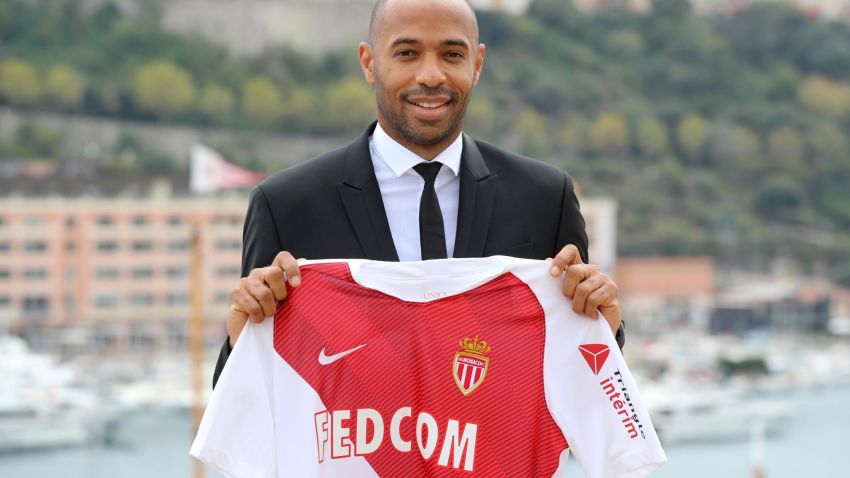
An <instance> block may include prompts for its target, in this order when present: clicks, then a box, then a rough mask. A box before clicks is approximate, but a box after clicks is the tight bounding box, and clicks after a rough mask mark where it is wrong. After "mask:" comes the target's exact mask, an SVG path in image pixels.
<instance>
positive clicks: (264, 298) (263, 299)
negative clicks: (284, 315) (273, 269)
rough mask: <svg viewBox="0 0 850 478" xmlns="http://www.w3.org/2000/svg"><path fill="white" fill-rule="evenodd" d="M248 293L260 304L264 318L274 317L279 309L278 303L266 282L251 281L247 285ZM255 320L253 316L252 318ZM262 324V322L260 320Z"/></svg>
mask: <svg viewBox="0 0 850 478" xmlns="http://www.w3.org/2000/svg"><path fill="white" fill-rule="evenodd" d="M246 285H247V287H246V289H247V291H248V293H249V294H251V295H252V296H253V297H254V300H256V302H257V303H259V305H260V308H262V312H263V318H264V319H265V318H266V317H274V313H275V310H276V309H277V301H276V300H274V294H273V293H272V290H271V289H269V287H268V286H267V285H266V284H265V283H264V282H255V281H250V282H248V283H247V284H246ZM251 318H252V319H253V318H254V317H253V314H252V316H251ZM260 322H262V320H260Z"/></svg>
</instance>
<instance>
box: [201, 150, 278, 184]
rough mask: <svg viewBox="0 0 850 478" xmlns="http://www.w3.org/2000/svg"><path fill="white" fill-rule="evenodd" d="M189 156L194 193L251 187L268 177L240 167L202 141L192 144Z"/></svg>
mask: <svg viewBox="0 0 850 478" xmlns="http://www.w3.org/2000/svg"><path fill="white" fill-rule="evenodd" d="M189 157H190V165H189V187H190V189H191V190H192V192H194V193H211V192H216V191H222V190H225V189H235V188H245V187H251V186H254V185H255V184H257V183H258V182H260V181H261V180H262V179H263V178H265V177H266V175H265V174H263V173H256V172H254V171H248V170H247V169H243V168H240V167H239V166H237V165H235V164H233V163H231V162H229V161H227V160H226V159H224V156H222V155H221V154H219V153H217V152H215V151H213V150H212V149H210V148H208V147H207V146H204V145H203V144H201V143H196V144H194V145H193V146H192V149H191V151H190V153H189Z"/></svg>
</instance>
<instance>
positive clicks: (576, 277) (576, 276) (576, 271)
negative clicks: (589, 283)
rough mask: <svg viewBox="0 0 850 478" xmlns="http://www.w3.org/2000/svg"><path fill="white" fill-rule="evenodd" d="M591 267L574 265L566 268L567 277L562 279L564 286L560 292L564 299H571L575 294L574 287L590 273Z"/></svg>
mask: <svg viewBox="0 0 850 478" xmlns="http://www.w3.org/2000/svg"><path fill="white" fill-rule="evenodd" d="M592 272H593V271H592V269H591V266H587V265H584V264H576V265H573V266H570V267H569V268H567V275H566V277H564V285H563V287H562V290H563V292H564V297H566V298H568V299H573V298H574V296H575V292H576V287H578V285H579V284H581V282H582V281H583V280H585V279H586V278H587V277H588V276H590V275H591V273H592Z"/></svg>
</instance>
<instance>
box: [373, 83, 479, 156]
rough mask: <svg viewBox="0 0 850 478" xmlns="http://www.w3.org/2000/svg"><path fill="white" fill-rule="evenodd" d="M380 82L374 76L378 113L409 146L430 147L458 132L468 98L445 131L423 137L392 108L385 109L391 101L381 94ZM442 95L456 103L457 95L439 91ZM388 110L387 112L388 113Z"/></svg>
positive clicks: (404, 98) (404, 99)
mask: <svg viewBox="0 0 850 478" xmlns="http://www.w3.org/2000/svg"><path fill="white" fill-rule="evenodd" d="M380 85H381V82H380V79H379V78H378V76H377V75H375V96H376V97H377V99H378V101H377V104H378V113H379V114H380V115H381V116H382V117H383V118H384V119H386V120H387V122H389V125H390V126H391V127H392V128H393V129H394V130H395V131H398V132H399V133H400V134H401V135H402V136H403V137H404V139H405V140H406V141H407V142H409V143H410V144H416V145H419V146H432V145H435V144H441V143H443V142H444V141H446V140H447V139H449V138H450V137H451V136H452V135H453V134H455V133H456V132H457V131H458V130H460V127H461V124H462V122H463V117H464V116H465V115H466V108H467V106H468V105H469V96H467V97H466V98H465V101H464V103H463V104H462V105H461V108H460V110H459V111H458V114H457V115H456V116H455V117H453V118H452V119H451V121H450V123H449V125H448V127H447V128H446V129H445V131H441V132H439V133H438V134H437V135H436V136H425V135H423V134H420V133H417V132H416V131H415V130H414V128H413V127H411V126H410V125H409V124H408V123H407V121H405V119H404V115H403V114H399V115H396V114H395V113H394V112H393V111H392V108H387V107H385V105H390V104H391V101H390V99H389V98H388V97H386V96H385V94H384V93H383V92H384V90H383V89H382V88H381V86H380ZM439 91H440V92H441V93H442V94H445V95H447V96H449V97H450V98H451V101H452V102H456V101H458V95H456V94H450V93H449V92H447V91H444V90H442V89H440V90H439ZM406 96H407V95H404V97H403V98H402V100H403V101H406ZM388 109H389V111H388Z"/></svg>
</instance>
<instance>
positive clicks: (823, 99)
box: [798, 75, 850, 118]
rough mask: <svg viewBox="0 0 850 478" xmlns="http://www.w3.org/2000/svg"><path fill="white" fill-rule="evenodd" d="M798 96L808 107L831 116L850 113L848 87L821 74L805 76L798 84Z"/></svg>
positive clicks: (849, 90) (841, 115) (849, 91)
mask: <svg viewBox="0 0 850 478" xmlns="http://www.w3.org/2000/svg"><path fill="white" fill-rule="evenodd" d="M798 96H799V98H800V101H801V102H802V103H803V104H804V105H806V106H807V107H808V108H811V109H812V110H814V111H817V112H818V113H821V114H825V115H829V116H832V117H833V118H841V117H843V116H845V115H847V113H850V87H848V86H847V85H843V84H839V83H835V82H833V81H830V80H828V79H826V78H824V77H822V76H818V75H812V76H809V77H807V78H806V79H805V80H804V81H803V83H802V84H801V85H800V90H799V92H798Z"/></svg>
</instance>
